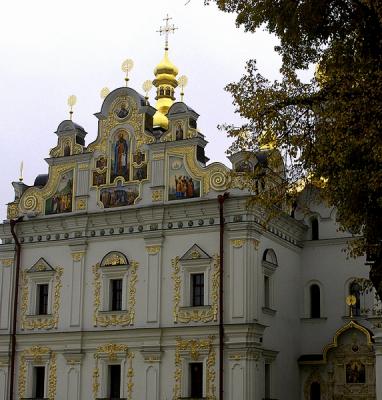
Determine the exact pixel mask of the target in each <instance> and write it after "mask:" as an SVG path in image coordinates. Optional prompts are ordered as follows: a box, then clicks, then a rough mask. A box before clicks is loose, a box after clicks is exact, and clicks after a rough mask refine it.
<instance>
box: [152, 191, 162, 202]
mask: <svg viewBox="0 0 382 400" xmlns="http://www.w3.org/2000/svg"><path fill="white" fill-rule="evenodd" d="M151 200H152V201H154V202H155V201H162V200H163V190H162V189H159V190H154V191H153V192H152V193H151Z"/></svg>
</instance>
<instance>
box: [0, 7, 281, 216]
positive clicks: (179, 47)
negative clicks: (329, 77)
mask: <svg viewBox="0 0 382 400" xmlns="http://www.w3.org/2000/svg"><path fill="white" fill-rule="evenodd" d="M185 3H186V0H163V1H157V0H139V1H136V0H109V1H101V0H92V1H90V0H65V1H58V0H34V1H30V0H19V1H7V2H4V3H3V4H2V10H1V14H2V23H1V24H0V51H1V56H0V89H1V97H0V110H1V118H0V143H1V150H2V157H1V171H2V173H1V177H0V185H1V192H0V218H1V219H4V218H5V217H6V207H5V204H6V203H8V202H10V201H12V200H13V188H12V186H11V182H12V181H13V180H17V179H18V176H19V167H20V162H21V161H22V160H23V161H24V182H25V183H26V184H28V185H32V184H33V182H34V179H35V177H36V176H37V175H38V174H40V173H47V171H48V165H47V164H46V162H45V161H44V158H45V157H47V156H48V154H49V150H50V149H51V148H52V147H54V146H55V145H56V141H57V140H56V139H57V136H56V135H55V134H54V131H55V130H56V128H57V126H58V125H59V123H60V122H61V121H62V120H64V119H67V117H68V107H67V98H68V96H69V95H71V94H75V95H76V96H77V105H76V106H75V110H74V111H75V112H74V117H73V120H74V121H75V122H77V123H79V124H80V125H82V126H83V127H84V128H85V129H86V131H87V132H88V135H87V137H86V144H88V143H90V142H91V141H93V140H94V139H95V137H96V134H97V119H96V118H95V117H94V116H93V114H94V113H95V112H98V111H99V110H100V107H101V102H102V100H101V98H100V94H99V93H100V90H101V89H102V88H103V87H104V86H107V87H109V89H110V90H113V89H115V88H117V87H120V86H124V74H123V72H122V71H121V64H122V61H123V60H125V59H126V58H132V59H133V60H134V63H135V66H134V69H133V70H132V72H131V77H130V82H129V86H130V87H132V88H134V89H136V90H137V91H139V92H141V93H143V90H142V88H141V87H142V83H143V82H144V81H145V80H146V79H153V78H154V76H153V69H154V67H155V66H156V65H157V64H158V63H159V61H160V60H161V59H162V56H163V47H164V39H163V36H162V37H160V36H159V33H157V32H156V31H157V30H158V29H159V27H160V26H161V25H163V24H164V21H163V18H164V17H165V16H166V14H167V13H168V14H169V15H170V16H171V17H172V18H173V20H172V21H171V22H173V23H174V24H175V25H176V26H177V27H179V29H178V30H176V32H175V34H174V35H170V39H169V47H170V50H169V55H170V59H171V61H172V62H173V63H174V64H175V65H176V66H177V67H178V68H179V72H180V73H179V75H182V74H185V75H187V77H188V86H187V87H186V89H185V98H184V101H185V102H186V103H187V104H188V105H190V106H191V107H192V108H193V109H194V110H195V111H197V112H198V113H199V114H200V118H199V123H198V126H199V128H200V130H201V132H202V133H203V134H205V135H206V138H207V140H208V141H209V142H210V143H209V145H207V148H206V154H207V156H208V157H210V158H211V162H212V161H221V162H224V163H226V164H228V165H229V161H228V160H227V159H226V156H225V150H226V149H227V147H228V146H229V143H230V141H229V140H228V139H227V138H226V137H225V135H224V133H222V132H220V131H218V129H217V128H216V126H217V125H218V124H220V123H223V122H228V123H236V124H238V123H240V119H239V117H238V115H235V114H234V109H233V106H232V99H231V96H230V95H229V94H228V93H226V92H225V91H224V86H225V85H226V84H227V83H229V82H234V81H237V80H239V78H240V77H241V75H242V74H243V72H244V66H245V62H246V61H247V60H249V59H250V58H256V59H257V61H258V67H259V69H260V71H261V72H262V73H263V74H265V75H266V76H267V77H268V78H271V79H274V78H277V77H278V70H279V68H280V58H279V56H278V55H277V54H276V53H275V52H274V51H273V48H274V46H275V44H276V43H277V42H276V39H275V38H274V37H272V36H270V35H268V34H266V33H264V32H257V33H256V34H251V33H245V32H244V30H243V29H242V28H236V26H235V23H234V20H235V16H234V15H232V14H225V13H222V12H221V11H218V10H217V7H216V6H215V5H210V6H204V5H203V0H191V2H190V3H189V4H187V5H185ZM178 94H179V91H178ZM150 101H151V104H152V105H155V100H154V91H153V90H152V92H151V96H150Z"/></svg>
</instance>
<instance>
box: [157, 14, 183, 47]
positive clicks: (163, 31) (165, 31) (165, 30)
mask: <svg viewBox="0 0 382 400" xmlns="http://www.w3.org/2000/svg"><path fill="white" fill-rule="evenodd" d="M170 19H172V18H171V17H169V16H168V14H167V15H166V18H163V21H166V25H165V26H161V27H160V28H159V31H157V32H159V34H160V35H161V36H162V35H165V50H168V35H169V34H170V33H174V32H175V29H178V28H176V27H175V25H174V24H172V25H170V24H169V21H170Z"/></svg>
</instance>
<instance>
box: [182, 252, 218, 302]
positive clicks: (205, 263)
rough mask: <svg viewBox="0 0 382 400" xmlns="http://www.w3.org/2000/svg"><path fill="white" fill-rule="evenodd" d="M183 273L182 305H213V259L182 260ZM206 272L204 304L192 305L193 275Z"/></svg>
mask: <svg viewBox="0 0 382 400" xmlns="http://www.w3.org/2000/svg"><path fill="white" fill-rule="evenodd" d="M180 265H181V273H182V281H183V285H182V292H181V301H180V304H181V307H192V308H198V307H207V306H210V305H211V299H210V274H211V261H210V260H185V261H180ZM200 273H202V274H204V305H203V306H197V307H193V306H192V305H191V275H192V274H200Z"/></svg>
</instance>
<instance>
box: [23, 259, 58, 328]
mask: <svg viewBox="0 0 382 400" xmlns="http://www.w3.org/2000/svg"><path fill="white" fill-rule="evenodd" d="M63 272H64V269H63V268H62V267H58V268H56V272H55V274H54V278H53V281H54V288H53V304H52V314H51V315H46V316H41V315H27V311H28V300H29V279H28V275H27V272H26V271H22V272H21V307H20V308H21V329H23V330H24V329H28V330H30V329H52V328H57V327H58V321H59V311H60V305H61V287H62V282H61V278H62V274H63Z"/></svg>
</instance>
